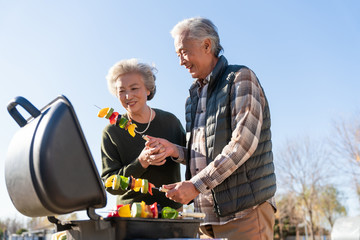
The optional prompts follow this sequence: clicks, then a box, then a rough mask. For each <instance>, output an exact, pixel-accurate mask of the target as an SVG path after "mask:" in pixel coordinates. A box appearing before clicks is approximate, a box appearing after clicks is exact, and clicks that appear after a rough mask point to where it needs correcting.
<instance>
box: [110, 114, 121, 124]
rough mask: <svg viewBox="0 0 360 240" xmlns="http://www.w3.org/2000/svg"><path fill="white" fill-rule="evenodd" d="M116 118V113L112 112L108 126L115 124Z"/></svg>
mask: <svg viewBox="0 0 360 240" xmlns="http://www.w3.org/2000/svg"><path fill="white" fill-rule="evenodd" d="M118 116H119V113H118V112H113V113H112V114H111V116H110V117H109V121H110V124H115V123H116V121H117V119H118Z"/></svg>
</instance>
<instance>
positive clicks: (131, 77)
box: [115, 73, 150, 115]
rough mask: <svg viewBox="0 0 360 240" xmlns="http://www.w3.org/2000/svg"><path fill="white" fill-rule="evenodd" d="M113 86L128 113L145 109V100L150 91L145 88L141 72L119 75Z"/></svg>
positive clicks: (134, 113)
mask: <svg viewBox="0 0 360 240" xmlns="http://www.w3.org/2000/svg"><path fill="white" fill-rule="evenodd" d="M115 87H116V91H117V97H118V99H119V100H120V102H121V105H122V106H123V107H124V108H125V109H126V111H127V112H128V113H130V115H138V114H141V113H142V112H143V111H145V110H146V109H147V108H146V106H147V105H146V100H147V96H148V95H149V94H150V91H149V90H147V89H146V87H145V84H144V80H143V76H142V75H141V74H139V73H126V74H124V75H121V76H120V77H119V78H118V79H117V81H116V83H115Z"/></svg>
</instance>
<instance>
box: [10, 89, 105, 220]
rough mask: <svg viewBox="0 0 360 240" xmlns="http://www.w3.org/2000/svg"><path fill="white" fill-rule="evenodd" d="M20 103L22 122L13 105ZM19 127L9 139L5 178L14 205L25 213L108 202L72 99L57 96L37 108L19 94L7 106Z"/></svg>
mask: <svg viewBox="0 0 360 240" xmlns="http://www.w3.org/2000/svg"><path fill="white" fill-rule="evenodd" d="M17 106H21V107H23V108H24V109H25V110H26V111H27V112H28V113H30V115H31V117H30V118H29V119H28V120H25V119H24V117H23V116H22V115H21V114H20V113H19V111H18V110H17V109H16V107H17ZM8 111H9V113H10V115H11V116H12V117H13V119H14V120H15V121H16V122H17V123H18V124H19V126H20V127H21V128H20V129H19V130H18V131H17V133H16V134H15V135H14V137H13V138H12V140H11V142H10V145H9V148H8V154H7V159H6V162H5V180H6V187H7V190H8V193H9V195H10V198H11V200H12V202H13V204H14V206H15V207H16V209H17V210H18V211H19V212H21V213H22V214H24V215H26V216H29V217H39V216H51V215H58V214H67V213H71V212H73V211H78V210H85V209H89V208H101V207H104V206H105V205H106V193H105V190H104V187H103V185H102V182H101V179H100V176H99V173H98V171H97V168H96V165H95V163H94V160H93V158H92V155H91V153H90V150H89V147H88V145H87V142H86V140H85V137H84V134H83V132H82V130H81V126H80V124H79V121H78V119H77V117H76V114H75V111H74V109H73V107H72V105H71V103H70V101H69V100H68V99H67V98H66V97H65V96H59V97H57V98H56V99H54V100H53V101H52V102H50V103H49V104H48V105H46V106H45V107H44V108H42V109H41V110H38V109H37V108H36V107H34V106H33V105H32V104H31V103H30V102H29V101H28V100H26V99H25V98H23V97H16V98H14V99H13V100H11V101H10V103H9V104H8Z"/></svg>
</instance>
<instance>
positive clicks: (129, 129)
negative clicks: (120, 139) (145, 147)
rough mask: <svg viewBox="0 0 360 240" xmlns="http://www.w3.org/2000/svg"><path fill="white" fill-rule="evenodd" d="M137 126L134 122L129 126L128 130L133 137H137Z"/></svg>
mask: <svg viewBox="0 0 360 240" xmlns="http://www.w3.org/2000/svg"><path fill="white" fill-rule="evenodd" d="M135 128H137V126H136V124H135V123H132V124H130V125H129V126H128V128H127V130H128V132H129V134H130V135H131V136H132V137H135Z"/></svg>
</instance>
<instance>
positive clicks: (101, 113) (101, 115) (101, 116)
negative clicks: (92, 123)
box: [98, 107, 109, 118]
mask: <svg viewBox="0 0 360 240" xmlns="http://www.w3.org/2000/svg"><path fill="white" fill-rule="evenodd" d="M108 111H109V108H108V107H107V108H103V109H101V110H100V111H99V113H98V117H100V118H103V117H105V116H106V114H107V113H108Z"/></svg>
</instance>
